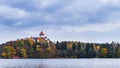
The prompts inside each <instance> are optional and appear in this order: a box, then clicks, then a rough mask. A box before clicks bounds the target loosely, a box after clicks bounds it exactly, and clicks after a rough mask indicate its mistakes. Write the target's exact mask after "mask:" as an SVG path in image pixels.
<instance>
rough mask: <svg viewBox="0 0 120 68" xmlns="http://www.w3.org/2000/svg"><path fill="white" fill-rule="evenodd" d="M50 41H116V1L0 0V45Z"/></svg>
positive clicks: (119, 16)
mask: <svg viewBox="0 0 120 68" xmlns="http://www.w3.org/2000/svg"><path fill="white" fill-rule="evenodd" d="M41 30H42V31H43V32H44V33H45V35H46V36H47V37H48V38H49V39H50V40H52V41H81V42H96V43H106V42H111V41H117V42H119V41H120V0H0V43H5V42H7V41H10V40H17V39H21V38H26V37H31V36H33V37H37V36H39V33H40V31H41Z"/></svg>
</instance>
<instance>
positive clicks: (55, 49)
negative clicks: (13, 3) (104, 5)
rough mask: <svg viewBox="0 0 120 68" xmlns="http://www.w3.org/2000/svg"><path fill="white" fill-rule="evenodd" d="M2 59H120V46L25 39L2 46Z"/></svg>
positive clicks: (0, 50)
mask: <svg viewBox="0 0 120 68" xmlns="http://www.w3.org/2000/svg"><path fill="white" fill-rule="evenodd" d="M0 58H10V59H11V58H13V59H18V58H36V59H37V58H120V44H119V43H116V42H111V43H84V42H80V41H62V42H59V41H57V42H52V41H47V40H45V39H42V41H39V42H36V41H34V40H33V39H32V38H25V39H18V40H16V41H9V42H6V43H3V44H1V45H0Z"/></svg>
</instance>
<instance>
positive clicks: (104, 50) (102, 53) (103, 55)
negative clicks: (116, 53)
mask: <svg viewBox="0 0 120 68" xmlns="http://www.w3.org/2000/svg"><path fill="white" fill-rule="evenodd" d="M107 52H108V49H107V48H102V50H101V51H100V56H101V57H104V58H105V57H107Z"/></svg>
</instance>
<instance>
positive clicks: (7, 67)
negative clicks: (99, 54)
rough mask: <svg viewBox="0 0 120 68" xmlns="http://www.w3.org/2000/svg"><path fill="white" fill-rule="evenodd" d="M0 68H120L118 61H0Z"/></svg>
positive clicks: (119, 60)
mask: <svg viewBox="0 0 120 68" xmlns="http://www.w3.org/2000/svg"><path fill="white" fill-rule="evenodd" d="M0 68H120V59H0Z"/></svg>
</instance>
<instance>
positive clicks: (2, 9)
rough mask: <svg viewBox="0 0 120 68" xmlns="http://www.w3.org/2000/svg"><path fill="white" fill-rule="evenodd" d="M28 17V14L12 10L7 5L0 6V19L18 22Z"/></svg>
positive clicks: (16, 9)
mask: <svg viewBox="0 0 120 68" xmlns="http://www.w3.org/2000/svg"><path fill="white" fill-rule="evenodd" d="M28 15H29V12H27V11H25V10H22V9H18V8H13V7H10V6H7V5H0V17H3V18H8V19H13V20H14V19H15V20H18V19H23V18H25V17H26V16H28Z"/></svg>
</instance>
